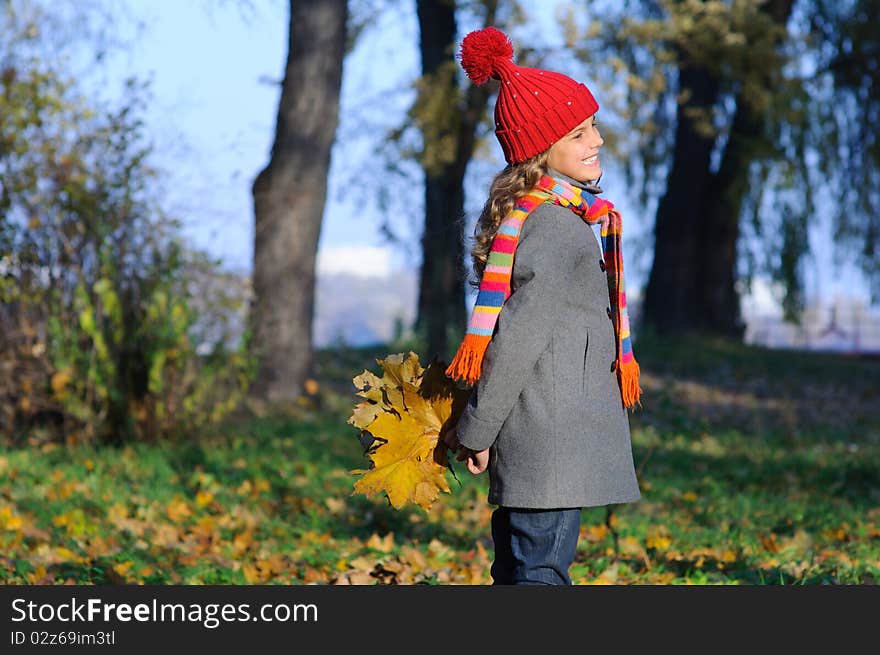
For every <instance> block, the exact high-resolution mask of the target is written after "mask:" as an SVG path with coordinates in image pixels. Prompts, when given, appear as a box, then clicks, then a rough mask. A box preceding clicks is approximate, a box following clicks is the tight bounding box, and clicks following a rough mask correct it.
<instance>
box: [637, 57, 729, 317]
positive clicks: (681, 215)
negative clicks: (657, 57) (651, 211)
mask: <svg viewBox="0 0 880 655" xmlns="http://www.w3.org/2000/svg"><path fill="white" fill-rule="evenodd" d="M679 86H680V89H681V91H682V92H686V93H689V94H690V97H689V98H688V99H687V100H686V101H685V102H684V103H681V104H679V105H678V109H677V125H676V128H675V149H674V153H673V160H672V166H671V168H670V171H669V176H668V179H667V183H666V194H665V195H664V197H663V198H662V199H661V201H660V204H659V205H658V207H657V217H656V220H655V225H654V263H653V265H652V267H651V273H650V276H649V278H648V284H647V287H646V289H645V298H644V303H643V305H642V320H643V321H644V322H645V323H648V324H650V325H652V326H653V327H654V328H656V329H657V330H658V331H660V332H674V331H681V330H689V329H693V328H694V327H695V323H694V321H695V317H697V316H700V315H701V314H702V313H703V309H702V307H700V306H699V303H700V301H701V299H700V298H699V297H698V296H697V291H698V289H699V279H698V278H699V271H696V270H695V263H696V262H697V261H698V252H697V251H698V248H699V246H700V242H699V231H700V223H701V221H702V220H703V216H702V215H701V207H702V205H703V195H704V193H705V192H706V189H707V187H708V186H709V180H710V172H709V164H710V158H711V154H712V147H713V145H714V139H712V138H707V137H705V136H703V135H701V134H700V133H699V132H697V130H696V128H695V126H694V124H693V122H692V121H691V119H690V118H688V116H687V113H688V110H689V109H692V108H696V109H700V110H706V111H707V110H709V109H710V108H711V107H712V105H713V104H714V103H715V101H716V99H717V97H718V92H719V85H718V80H717V79H716V78H715V77H714V76H713V75H712V74H710V73H709V71H707V70H705V69H704V68H698V67H692V66H684V67H682V68H681V70H680V72H679Z"/></svg>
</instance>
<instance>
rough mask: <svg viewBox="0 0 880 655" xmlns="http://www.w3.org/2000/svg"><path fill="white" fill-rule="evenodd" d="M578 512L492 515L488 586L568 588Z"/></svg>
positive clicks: (508, 511) (500, 512)
mask: <svg viewBox="0 0 880 655" xmlns="http://www.w3.org/2000/svg"><path fill="white" fill-rule="evenodd" d="M580 527H581V509H580V507H575V508H573V509H516V508H513V507H498V508H497V509H496V510H495V511H494V512H493V513H492V540H493V541H494V542H495V561H494V562H492V569H491V573H492V580H493V583H492V584H496V585H542V584H545V585H570V584H571V578H570V577H569V576H568V569H569V567H570V566H571V563H572V562H573V561H574V557H575V551H576V550H577V542H578V533H579V531H580Z"/></svg>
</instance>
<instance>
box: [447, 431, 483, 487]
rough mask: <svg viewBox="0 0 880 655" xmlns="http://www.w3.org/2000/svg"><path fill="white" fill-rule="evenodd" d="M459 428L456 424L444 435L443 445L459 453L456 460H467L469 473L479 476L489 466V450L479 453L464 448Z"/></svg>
mask: <svg viewBox="0 0 880 655" xmlns="http://www.w3.org/2000/svg"><path fill="white" fill-rule="evenodd" d="M457 427H458V424H455V425H453V426H452V427H451V428H449V429H448V430H447V431H446V432H444V433H443V435H442V437H441V438H442V439H443V443H445V444H446V446H447V447H448V448H449V450H451V451H452V452H454V453H458V457H456V459H457V460H458V461H459V462H461V461H464V460H465V459H466V460H467V467H468V471H470V472H471V473H473V474H474V475H479V474H480V473H482V472H483V471H485V470H486V467H488V466H489V449H488V448H487V449H486V450H481V451H479V452H477V451H475V450H471V449H470V448H468V447H467V446H462V445H461V444H460V443H459V441H458V433H457V432H456V428H457Z"/></svg>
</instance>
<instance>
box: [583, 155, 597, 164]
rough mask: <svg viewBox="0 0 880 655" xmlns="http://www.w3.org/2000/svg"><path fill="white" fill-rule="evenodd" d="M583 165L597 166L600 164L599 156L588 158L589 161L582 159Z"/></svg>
mask: <svg viewBox="0 0 880 655" xmlns="http://www.w3.org/2000/svg"><path fill="white" fill-rule="evenodd" d="M581 163H582V164H583V165H584V166H595V165H596V164H598V163H599V155H593V156H592V157H588V158H587V159H582V160H581Z"/></svg>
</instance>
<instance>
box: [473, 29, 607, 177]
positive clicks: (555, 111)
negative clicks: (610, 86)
mask: <svg viewBox="0 0 880 655" xmlns="http://www.w3.org/2000/svg"><path fill="white" fill-rule="evenodd" d="M459 58H460V59H461V67H462V68H464V70H465V72H466V73H467V75H468V77H469V78H470V79H471V81H473V82H474V84H485V82H486V81H487V80H488V79H489V78H490V77H493V78H495V79H496V80H501V89H500V90H499V91H498V100H497V101H496V103H495V136H497V137H498V141H499V142H500V143H501V148H502V150H504V158H505V159H506V160H507V163H509V164H517V163H519V162H522V161H525V160H526V159H528V158H529V157H534V156H535V155H537V154H538V153H540V152H544V151H545V150H548V149H549V148H550V146H552V145H553V144H554V143H555V142H556V141H558V140H559V139H560V138H562V137H563V136H565V135H566V134H568V133H569V132H571V130H573V129H574V128H575V127H577V126H578V125H580V124H581V123H583V122H584V121H585V120H586V119H587V118H589V117H590V116H592V115H593V114H595V113H596V111H598V109H599V105H598V103H597V102H596V101H595V99H594V98H593V94H592V93H590V90H589V89H588V88H587V87H586V86H584V85H583V84H581V83H579V82H575V81H574V80H573V79H571V78H570V77H567V76H565V75H562V74H561V73H554V72H553V71H545V70H539V69H537V68H526V67H525V66H517V65H516V64H514V63H513V46H512V45H511V43H510V40H509V39H508V38H507V36H506V35H505V34H504V32H502V31H501V30H498V29H496V28H494V27H487V28H485V29H482V30H477V31H476V32H471V33H470V34H468V35H467V36H466V37H464V39H463V40H462V42H461V53H460V54H459Z"/></svg>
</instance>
